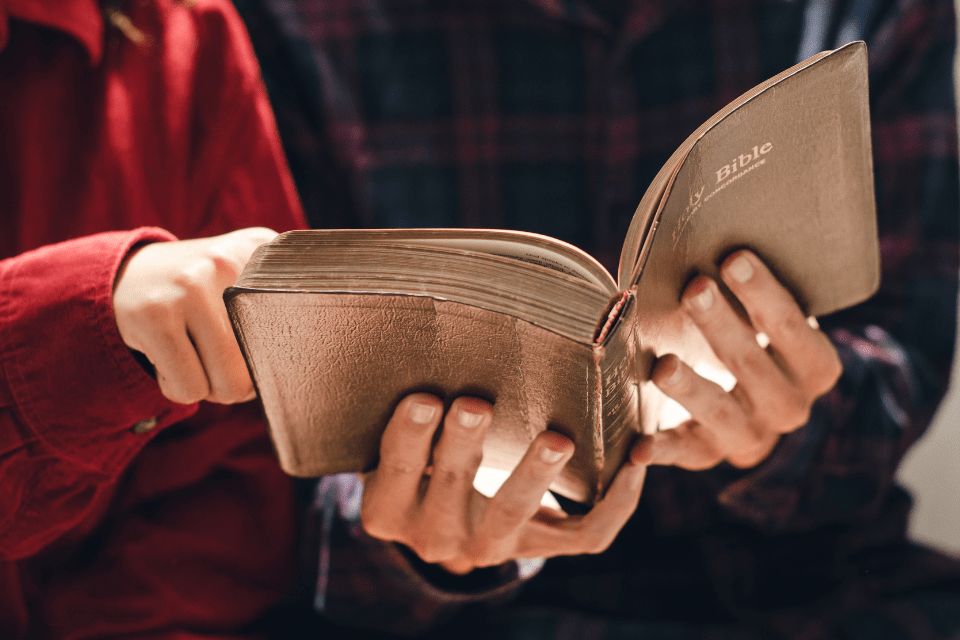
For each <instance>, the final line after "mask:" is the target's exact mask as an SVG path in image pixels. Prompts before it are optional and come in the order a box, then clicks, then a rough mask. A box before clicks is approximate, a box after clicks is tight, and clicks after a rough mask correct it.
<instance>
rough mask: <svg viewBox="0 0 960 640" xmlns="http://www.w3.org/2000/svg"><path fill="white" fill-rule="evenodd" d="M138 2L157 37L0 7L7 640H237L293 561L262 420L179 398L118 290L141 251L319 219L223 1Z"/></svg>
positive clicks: (46, 4) (2, 585)
mask: <svg viewBox="0 0 960 640" xmlns="http://www.w3.org/2000/svg"><path fill="white" fill-rule="evenodd" d="M124 7H125V9H126V10H127V16H128V17H129V19H130V21H131V23H132V24H133V25H134V26H135V27H136V28H137V29H139V31H140V32H141V33H142V34H143V35H144V36H145V39H144V40H143V41H142V42H140V43H134V42H133V41H132V40H131V39H130V38H128V37H126V36H124V35H122V34H121V33H120V32H119V31H117V30H116V29H112V28H109V27H107V26H105V23H104V20H103V18H102V17H101V13H100V9H99V5H98V3H97V2H96V0H60V1H54V0H0V121H2V122H3V123H4V126H3V133H2V134H0V258H3V260H2V261H0V637H2V638H11V639H14V638H78V637H81V636H82V637H84V638H87V637H100V636H110V637H116V636H124V635H125V634H126V635H129V636H131V637H137V638H177V639H186V638H194V637H201V636H200V634H201V633H202V637H203V638H206V639H209V638H214V637H234V636H232V635H231V633H230V632H231V630H235V629H238V628H241V627H242V626H243V625H245V624H246V623H247V622H248V621H250V620H251V619H253V618H255V617H256V616H257V615H258V614H259V613H260V612H261V611H263V609H264V608H266V607H267V606H269V605H270V604H272V603H273V602H275V601H276V599H277V598H278V597H279V595H280V594H281V593H282V592H283V590H284V588H285V587H286V585H287V582H288V580H289V576H290V573H291V571H292V566H293V560H294V559H293V541H294V534H295V532H294V524H295V517H294V506H293V500H292V491H291V486H290V482H289V480H288V479H287V478H286V477H285V476H284V475H283V474H282V473H281V472H280V470H279V469H278V467H277V465H276V463H275V459H274V456H273V454H272V451H271V449H270V444H269V441H268V440H267V438H266V435H265V431H264V428H263V423H262V421H261V419H260V414H259V410H258V408H257V407H256V406H255V405H252V404H247V405H243V406H236V407H221V406H215V405H203V404H202V405H200V406H199V407H198V406H197V405H193V406H182V405H176V404H174V403H171V402H169V401H167V400H166V399H165V398H164V397H163V396H162V395H161V394H160V392H159V389H158V387H157V384H156V382H155V381H154V380H153V379H152V378H150V377H149V376H148V375H147V374H146V373H145V372H144V370H143V369H142V368H141V367H140V365H138V364H137V362H136V361H135V360H134V359H133V358H132V356H131V354H130V351H129V350H128V349H127V347H126V346H125V345H124V344H123V342H122V340H121V339H120V335H119V332H118V330H117V327H116V323H115V321H114V318H113V310H112V304H111V290H112V285H113V280H114V276H115V273H116V270H117V267H118V265H119V264H120V262H121V260H122V259H123V257H124V256H125V255H126V254H127V252H128V251H129V250H130V248H131V247H132V246H134V245H136V244H138V243H142V242H149V241H155V240H167V239H171V238H172V237H173V236H177V237H181V238H187V237H201V236H209V235H216V234H220V233H223V232H226V231H229V230H233V229H236V228H240V227H246V226H252V225H263V226H268V227H271V228H274V229H276V230H278V231H284V230H287V229H291V228H296V227H302V226H303V219H302V213H301V210H300V206H299V203H298V200H297V196H296V193H295V191H294V188H293V183H292V181H291V180H290V177H289V175H288V171H287V169H286V164H285V162H284V159H283V154H282V150H281V148H280V144H279V141H278V138H277V135H276V131H275V126H274V122H273V117H272V114H271V111H270V108H269V105H268V103H267V100H266V96H265V93H264V90H263V87H262V83H261V81H260V77H259V72H258V69H257V65H256V61H255V58H254V56H253V52H252V50H251V47H250V45H249V43H248V41H247V38H246V34H245V31H244V29H243V26H242V24H241V22H240V20H239V18H238V17H237V16H236V15H235V13H234V11H233V9H232V6H231V5H230V3H229V2H228V1H227V0H200V2H198V3H197V5H196V6H195V7H193V8H187V7H185V6H182V5H180V4H176V3H173V2H170V1H169V0H156V1H153V0H150V1H140V0H136V1H132V2H127V3H125V4H124ZM156 227H162V228H164V229H166V230H168V231H169V233H168V232H167V231H162V230H160V229H158V228H156ZM138 228H139V229H138ZM104 232H108V233H104ZM92 234H99V235H92ZM171 234H173V235H171ZM154 418H156V426H155V427H153V428H150V427H151V426H152V425H153V424H154V421H153V419H154ZM134 425H137V427H136V428H135V427H134ZM191 631H195V632H196V633H191Z"/></svg>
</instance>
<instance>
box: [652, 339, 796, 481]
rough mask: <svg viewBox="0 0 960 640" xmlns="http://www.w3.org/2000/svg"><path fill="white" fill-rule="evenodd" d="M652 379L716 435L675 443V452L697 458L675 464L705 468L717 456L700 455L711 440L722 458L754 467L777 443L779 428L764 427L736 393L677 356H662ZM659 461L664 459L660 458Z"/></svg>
mask: <svg viewBox="0 0 960 640" xmlns="http://www.w3.org/2000/svg"><path fill="white" fill-rule="evenodd" d="M652 379H653V382H654V384H656V385H657V387H659V388H660V389H661V390H662V391H663V392H664V393H665V394H666V395H668V396H669V397H671V398H673V399H674V400H676V401H677V402H678V403H680V405H681V406H683V407H684V408H685V409H686V410H687V411H689V412H690V416H691V418H692V419H693V420H694V421H695V422H697V423H699V424H700V425H702V426H703V427H705V428H709V429H710V430H711V431H712V435H713V438H712V441H711V442H706V441H704V442H698V443H696V446H694V447H692V448H691V449H689V450H685V449H682V448H681V449H677V448H676V447H673V449H672V451H674V452H675V454H676V455H679V456H682V455H683V454H684V453H687V452H692V453H695V454H696V459H690V460H687V459H684V458H683V457H681V458H679V459H677V460H674V461H673V462H672V464H675V465H678V466H681V467H684V468H691V466H693V467H700V468H702V467H703V465H705V464H707V463H708V461H709V460H712V459H713V457H714V456H713V453H714V452H711V453H710V455H709V456H702V455H701V454H702V453H703V452H705V449H704V446H705V445H706V444H711V445H712V446H713V447H716V452H715V453H716V454H718V455H719V457H720V458H721V459H725V460H729V461H730V463H731V464H734V465H736V466H738V467H752V466H754V465H755V464H756V463H757V462H758V461H760V460H762V459H763V458H765V457H766V455H767V454H768V453H769V452H770V450H771V449H772V448H773V445H774V444H775V443H776V441H777V436H778V435H779V434H778V432H776V431H775V430H768V429H764V428H761V427H760V426H759V425H758V423H757V422H756V421H754V420H753V419H752V417H751V416H749V415H747V413H746V411H744V408H743V406H742V405H741V404H740V402H738V401H737V395H736V394H730V393H727V392H726V391H724V390H723V388H722V387H721V386H720V385H718V384H716V383H714V382H711V381H710V380H707V379H705V378H703V377H701V376H699V375H697V373H696V372H695V371H694V370H693V369H691V368H690V367H689V366H687V365H686V364H685V363H684V362H681V361H680V359H679V358H677V357H676V356H674V355H672V354H671V355H667V356H664V357H662V358H660V359H659V360H658V361H657V364H656V365H655V366H654V369H653V373H652ZM687 431H689V430H687ZM694 431H695V432H696V430H694ZM684 433H686V431H681V432H679V434H675V436H677V437H679V436H682V435H683V434H684ZM697 434H698V435H700V434H699V432H697ZM700 439H701V440H702V436H701V437H700ZM678 444H679V443H678ZM658 463H662V462H660V461H659V460H658Z"/></svg>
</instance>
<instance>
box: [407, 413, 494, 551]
mask: <svg viewBox="0 0 960 640" xmlns="http://www.w3.org/2000/svg"><path fill="white" fill-rule="evenodd" d="M492 417H493V407H492V406H491V405H490V403H489V402H487V401H485V400H481V399H480V398H470V397H461V398H457V399H456V400H454V401H453V404H452V405H451V406H450V410H449V411H447V415H446V417H445V418H444V420H443V431H442V432H441V434H440V439H439V440H438V441H437V444H436V446H435V447H434V450H433V470H432V472H431V474H430V480H429V483H428V485H427V492H426V495H425V496H424V498H423V502H422V503H421V505H420V512H419V514H418V521H419V524H420V528H421V530H422V534H423V535H422V538H421V539H420V540H419V541H417V544H416V546H415V549H414V550H415V551H417V553H418V554H419V555H420V557H421V558H423V559H424V560H426V561H427V562H442V561H444V560H447V559H449V558H451V557H454V556H456V555H457V554H459V553H460V552H461V551H462V548H461V547H462V545H463V544H464V542H465V540H466V538H467V535H468V531H467V530H468V527H469V524H470V523H468V520H467V518H468V513H469V506H470V502H471V501H472V500H473V499H474V493H476V490H475V489H474V488H473V479H474V477H476V475H477V469H479V468H480V461H481V460H482V459H483V437H484V435H485V434H486V432H487V427H488V426H489V424H490V420H491V419H492Z"/></svg>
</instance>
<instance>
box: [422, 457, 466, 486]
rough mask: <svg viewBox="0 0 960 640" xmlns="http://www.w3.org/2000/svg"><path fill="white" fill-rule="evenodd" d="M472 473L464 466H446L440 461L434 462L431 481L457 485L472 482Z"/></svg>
mask: <svg viewBox="0 0 960 640" xmlns="http://www.w3.org/2000/svg"><path fill="white" fill-rule="evenodd" d="M473 476H474V474H472V473H470V471H469V470H468V469H466V468H461V467H455V466H447V465H445V464H443V463H442V462H437V463H435V464H434V467H433V473H432V475H431V478H430V482H431V483H438V484H440V485H441V486H444V487H458V486H460V485H462V484H464V483H467V482H470V483H472V482H473Z"/></svg>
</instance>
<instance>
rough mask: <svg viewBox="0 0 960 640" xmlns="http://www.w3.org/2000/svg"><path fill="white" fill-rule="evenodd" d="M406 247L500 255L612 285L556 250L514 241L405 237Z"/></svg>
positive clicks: (601, 283)
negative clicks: (412, 245) (430, 246)
mask: <svg viewBox="0 0 960 640" xmlns="http://www.w3.org/2000/svg"><path fill="white" fill-rule="evenodd" d="M404 244H424V245H432V246H440V247H446V248H448V249H460V250H465V251H476V252H479V253H489V254H491V255H495V256H500V257H501V258H512V259H514V260H519V261H521V262H527V263H529V264H536V265H539V266H541V267H546V268H547V269H553V270H554V271H559V272H561V273H565V274H567V275H568V276H574V277H575V278H580V279H581V280H586V281H587V282H590V283H592V284H595V285H597V286H598V287H602V288H604V289H607V288H608V287H609V286H610V285H609V282H608V279H606V278H599V277H598V274H597V273H596V271H595V270H592V271H591V270H589V269H587V268H585V267H584V266H583V265H581V264H580V263H578V262H575V261H573V260H571V259H570V258H569V257H567V256H565V255H563V254H561V253H558V252H556V251H552V250H550V248H548V247H544V246H542V245H540V244H538V245H537V246H536V247H532V246H530V245H528V244H525V243H520V242H514V241H512V240H504V239H491V240H485V239H482V238H421V239H413V238H405V239H404Z"/></svg>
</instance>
